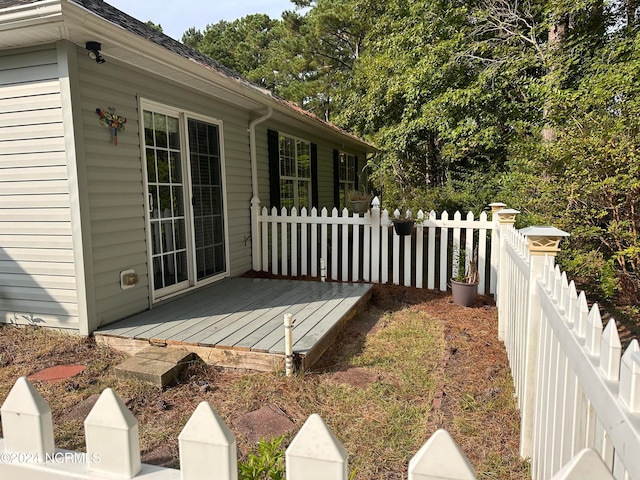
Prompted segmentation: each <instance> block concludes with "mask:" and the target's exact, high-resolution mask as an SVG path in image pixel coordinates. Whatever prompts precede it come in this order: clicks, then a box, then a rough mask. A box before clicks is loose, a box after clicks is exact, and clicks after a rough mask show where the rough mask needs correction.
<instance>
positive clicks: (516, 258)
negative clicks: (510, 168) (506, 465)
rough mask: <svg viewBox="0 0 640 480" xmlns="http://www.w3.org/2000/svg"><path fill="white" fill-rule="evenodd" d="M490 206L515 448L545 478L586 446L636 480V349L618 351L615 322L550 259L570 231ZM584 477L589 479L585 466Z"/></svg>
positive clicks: (639, 417)
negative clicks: (516, 419) (519, 222)
mask: <svg viewBox="0 0 640 480" xmlns="http://www.w3.org/2000/svg"><path fill="white" fill-rule="evenodd" d="M516 213H517V212H515V211H513V210H502V211H500V212H497V216H498V217H499V219H498V222H499V223H500V227H499V229H498V230H497V232H496V233H497V236H498V238H499V242H500V266H499V276H498V287H497V304H498V316H499V336H500V338H501V339H502V340H503V341H504V343H505V347H506V349H507V353H508V357H509V362H510V365H511V371H512V375H513V379H514V384H515V390H516V396H517V402H518V406H519V408H520V412H521V422H522V423H521V442H520V448H521V455H522V457H524V458H531V465H532V478H533V479H535V480H537V479H546V478H550V477H551V476H552V475H553V474H555V473H556V472H558V471H559V469H560V468H561V466H562V465H564V464H565V463H566V462H567V461H569V459H571V458H573V457H574V456H575V455H576V454H577V452H579V451H581V450H582V449H584V448H591V449H593V450H594V451H595V452H597V453H598V455H599V456H600V457H601V458H602V459H603V461H604V463H605V464H606V465H607V469H608V470H609V471H611V472H612V473H613V476H614V477H615V478H616V479H621V480H623V479H625V480H626V479H632V478H635V479H638V478H640V352H639V351H638V350H639V349H638V341H637V340H635V339H634V340H633V341H632V342H631V343H630V345H629V347H628V348H627V349H626V352H625V353H624V355H622V356H621V353H622V352H621V344H620V338H619V336H618V330H617V328H616V325H615V321H614V320H610V321H609V323H608V325H607V327H606V328H605V329H604V330H603V325H602V320H601V318H600V312H599V309H598V305H597V304H594V305H593V306H592V307H591V309H589V308H588V305H587V300H586V297H585V295H584V292H582V293H580V295H578V294H577V292H576V288H575V284H574V282H573V281H571V282H568V280H567V276H566V274H565V273H563V272H561V271H560V269H559V267H557V266H555V267H554V261H553V260H554V257H555V255H556V252H557V251H558V243H559V241H560V239H561V238H562V237H563V236H566V235H567V234H566V233H565V232H561V231H560V230H557V229H555V228H551V227H530V228H526V229H523V230H520V231H518V230H516V229H515V228H514V227H513V223H514V221H515V214H516ZM586 472H587V473H585V476H584V478H591V476H590V473H588V471H586Z"/></svg>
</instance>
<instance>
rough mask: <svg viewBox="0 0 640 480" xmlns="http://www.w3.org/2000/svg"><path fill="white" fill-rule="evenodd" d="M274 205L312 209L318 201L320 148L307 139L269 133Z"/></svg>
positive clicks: (272, 202) (271, 185)
mask: <svg viewBox="0 0 640 480" xmlns="http://www.w3.org/2000/svg"><path fill="white" fill-rule="evenodd" d="M267 139H268V148H269V175H270V177H271V178H270V182H269V186H270V198H271V206H272V207H276V208H282V207H285V208H287V209H291V208H292V207H296V208H298V209H301V208H302V207H307V208H311V207H312V206H317V205H318V199H317V176H318V175H317V155H318V154H317V147H316V145H315V144H313V143H311V142H309V141H308V140H305V139H302V138H297V137H294V136H292V135H288V134H285V133H280V132H276V131H274V130H268V131H267Z"/></svg>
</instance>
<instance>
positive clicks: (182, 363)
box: [115, 347, 198, 387]
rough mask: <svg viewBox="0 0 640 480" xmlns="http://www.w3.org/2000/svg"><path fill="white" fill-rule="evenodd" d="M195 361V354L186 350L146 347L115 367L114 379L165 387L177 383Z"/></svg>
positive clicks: (196, 357)
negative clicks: (132, 380) (184, 371)
mask: <svg viewBox="0 0 640 480" xmlns="http://www.w3.org/2000/svg"><path fill="white" fill-rule="evenodd" d="M197 359H198V356H197V355H196V354H195V353H193V352H188V351H186V350H180V349H175V348H165V347H147V348H145V349H144V350H141V351H140V352H138V353H136V354H135V355H134V356H133V357H131V358H129V359H127V360H125V361H124V362H122V363H121V364H120V365H118V366H116V367H115V372H116V378H120V379H135V380H143V381H146V382H151V383H153V384H155V385H158V386H160V387H167V386H170V385H173V384H175V383H177V382H178V378H179V377H180V373H181V372H182V370H184V369H185V368H186V367H187V366H188V365H189V364H190V363H191V362H194V361H196V360H197Z"/></svg>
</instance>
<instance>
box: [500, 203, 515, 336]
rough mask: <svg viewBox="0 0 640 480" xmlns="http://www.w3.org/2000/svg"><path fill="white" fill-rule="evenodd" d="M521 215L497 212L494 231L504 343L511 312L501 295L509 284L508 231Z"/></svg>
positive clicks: (506, 299) (503, 211)
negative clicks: (497, 242)
mask: <svg viewBox="0 0 640 480" xmlns="http://www.w3.org/2000/svg"><path fill="white" fill-rule="evenodd" d="M518 213H520V212H519V211H518V210H514V209H512V208H503V209H501V210H498V211H497V212H495V215H496V217H497V222H498V228H494V231H496V230H497V231H498V240H499V261H498V275H497V285H496V300H497V302H496V304H497V307H498V339H499V340H502V341H504V339H505V335H506V331H507V321H506V319H507V318H509V317H508V315H509V312H508V311H507V305H508V300H509V299H508V298H507V296H506V295H503V294H501V289H504V288H505V286H506V285H507V282H508V278H507V275H508V270H507V255H508V254H507V248H506V245H507V231H508V230H509V228H511V227H513V224H514V223H516V216H517V215H518Z"/></svg>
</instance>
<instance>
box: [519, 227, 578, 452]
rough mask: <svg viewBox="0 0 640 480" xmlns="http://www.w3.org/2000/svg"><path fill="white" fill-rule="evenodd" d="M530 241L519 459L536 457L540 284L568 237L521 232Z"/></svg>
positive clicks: (547, 230) (551, 231) (548, 230)
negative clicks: (561, 243) (534, 433)
mask: <svg viewBox="0 0 640 480" xmlns="http://www.w3.org/2000/svg"><path fill="white" fill-rule="evenodd" d="M520 233H521V234H522V235H523V236H524V237H525V238H526V239H527V249H528V250H529V254H530V261H529V278H528V280H527V283H526V285H527V289H528V292H526V298H527V300H526V302H527V309H526V314H525V315H526V316H525V318H526V322H525V328H526V330H525V332H524V335H525V351H524V377H523V379H522V382H523V390H522V391H523V395H522V399H520V456H521V457H522V458H528V457H531V455H532V454H533V431H534V418H535V391H536V378H537V374H538V373H537V371H538V363H539V359H538V341H539V332H540V321H541V318H542V307H541V304H540V297H539V296H538V293H537V292H538V289H537V282H538V279H541V278H542V277H543V275H544V270H545V260H553V259H554V258H555V256H556V254H557V253H558V252H559V251H560V249H559V248H558V245H559V244H560V240H562V238H563V237H567V236H569V234H568V233H567V232H563V231H562V230H559V229H557V228H555V227H527V228H524V229H522V230H520Z"/></svg>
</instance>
